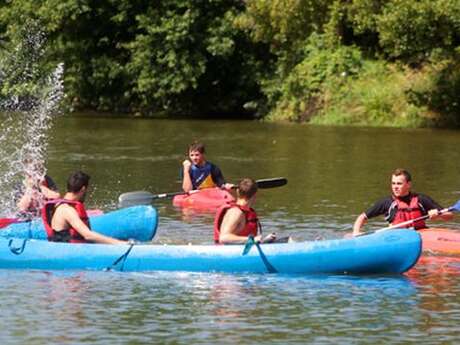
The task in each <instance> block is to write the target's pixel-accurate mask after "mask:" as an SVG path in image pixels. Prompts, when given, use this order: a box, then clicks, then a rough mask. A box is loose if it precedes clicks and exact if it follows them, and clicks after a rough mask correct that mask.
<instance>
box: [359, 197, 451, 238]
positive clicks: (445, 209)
mask: <svg viewBox="0 0 460 345" xmlns="http://www.w3.org/2000/svg"><path fill="white" fill-rule="evenodd" d="M447 212H460V200H458V201H457V202H456V203H455V204H454V205H452V206H450V207H447V208H444V209H442V210H439V212H438V215H441V214H443V213H447ZM428 218H430V215H429V214H426V215H424V216H421V217H418V218H415V219H411V220H408V221H406V222H402V223H398V224H395V225H390V226H387V227H386V228H382V229H378V230H375V231H370V232H362V233H360V234H358V235H355V237H358V236H364V235H370V234H374V233H376V232H382V231H387V230H391V229H398V228H402V227H405V226H406V225H410V224H412V223H415V222H418V221H419V220H424V219H428Z"/></svg>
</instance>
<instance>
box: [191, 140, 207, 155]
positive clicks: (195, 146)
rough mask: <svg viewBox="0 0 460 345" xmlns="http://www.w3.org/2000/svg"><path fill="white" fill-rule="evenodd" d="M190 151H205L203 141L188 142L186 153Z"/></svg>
mask: <svg viewBox="0 0 460 345" xmlns="http://www.w3.org/2000/svg"><path fill="white" fill-rule="evenodd" d="M192 151H198V152H199V153H204V152H205V148H204V144H203V143H200V142H198V141H195V142H193V143H192V144H190V146H189V147H188V152H187V154H188V153H190V152H192Z"/></svg>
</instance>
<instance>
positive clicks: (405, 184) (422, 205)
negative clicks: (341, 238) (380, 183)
mask: <svg viewBox="0 0 460 345" xmlns="http://www.w3.org/2000/svg"><path fill="white" fill-rule="evenodd" d="M411 180H412V178H411V175H410V173H409V172H408V171H407V170H404V169H396V170H395V171H394V172H393V174H392V175H391V191H392V195H391V196H389V197H386V198H384V199H382V200H380V201H378V202H376V203H375V204H374V205H373V206H372V207H371V208H369V209H368V210H367V211H366V212H363V213H361V214H360V215H359V216H358V218H357V219H356V221H355V224H354V225H353V236H356V235H359V234H361V228H362V227H363V225H364V224H366V222H367V220H368V219H370V218H374V217H377V216H380V215H385V220H387V221H388V222H389V223H390V224H391V225H395V224H400V223H403V222H406V221H409V220H413V219H416V218H420V217H422V216H424V215H428V216H429V219H433V220H436V219H441V220H445V221H448V220H451V219H452V218H453V216H454V215H453V213H452V212H440V211H442V210H443V207H442V206H440V205H439V204H438V203H437V202H436V201H434V200H433V199H431V198H430V197H429V196H426V195H423V194H419V193H412V192H411V187H412V184H411ZM405 227H406V228H412V227H413V228H415V229H417V230H418V229H423V228H426V225H425V222H424V221H423V220H418V221H416V222H413V223H410V224H407V225H405Z"/></svg>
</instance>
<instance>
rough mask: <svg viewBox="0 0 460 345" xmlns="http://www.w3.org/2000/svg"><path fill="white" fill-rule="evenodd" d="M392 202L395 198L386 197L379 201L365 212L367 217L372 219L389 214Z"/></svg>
mask: <svg viewBox="0 0 460 345" xmlns="http://www.w3.org/2000/svg"><path fill="white" fill-rule="evenodd" d="M392 202H393V199H392V198H391V197H386V198H384V199H381V200H379V201H377V202H376V203H375V204H374V205H373V206H371V207H370V208H369V209H368V210H367V211H366V212H364V213H365V214H366V217H367V219H371V218H374V217H378V216H381V215H387V213H388V210H389V209H390V206H391V204H392Z"/></svg>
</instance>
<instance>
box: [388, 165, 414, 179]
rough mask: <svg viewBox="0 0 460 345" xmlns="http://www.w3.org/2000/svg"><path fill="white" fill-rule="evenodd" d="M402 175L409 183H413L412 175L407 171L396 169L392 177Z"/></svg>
mask: <svg viewBox="0 0 460 345" xmlns="http://www.w3.org/2000/svg"><path fill="white" fill-rule="evenodd" d="M400 175H404V177H405V178H406V181H407V182H410V181H412V176H410V173H409V172H408V171H407V170H405V169H401V168H398V169H395V171H393V174H392V176H400Z"/></svg>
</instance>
